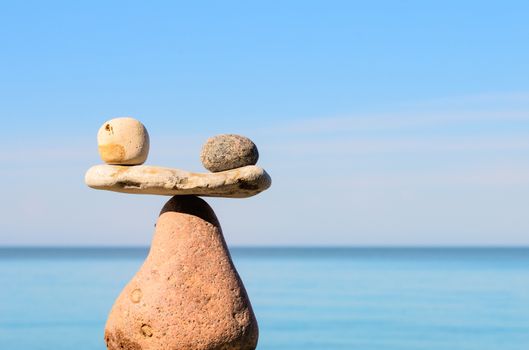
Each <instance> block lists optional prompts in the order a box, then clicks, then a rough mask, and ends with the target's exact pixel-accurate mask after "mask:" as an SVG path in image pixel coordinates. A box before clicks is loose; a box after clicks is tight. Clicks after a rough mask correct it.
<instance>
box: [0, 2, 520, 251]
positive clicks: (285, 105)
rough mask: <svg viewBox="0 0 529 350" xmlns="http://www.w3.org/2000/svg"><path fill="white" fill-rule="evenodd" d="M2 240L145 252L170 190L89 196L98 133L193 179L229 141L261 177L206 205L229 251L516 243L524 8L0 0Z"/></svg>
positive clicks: (505, 5)
mask: <svg viewBox="0 0 529 350" xmlns="http://www.w3.org/2000/svg"><path fill="white" fill-rule="evenodd" d="M0 7H1V8H0V38H1V45H0V67H1V68H0V73H1V74H0V76H1V80H0V81H1V83H0V117H1V119H2V128H1V129H2V131H1V135H0V136H1V140H2V141H0V142H1V145H2V151H0V161H2V165H1V167H0V174H1V178H2V194H3V200H2V201H1V202H0V203H1V204H0V211H1V212H2V213H3V214H2V220H1V222H0V244H1V245H41V244H44V245H120V244H125V245H143V244H148V242H149V241H150V238H151V235H152V231H153V224H154V222H155V220H156V215H157V213H158V211H159V209H160V208H161V206H162V205H163V203H164V201H165V200H167V198H162V197H156V196H132V195H122V194H115V193H105V192H101V191H93V190H90V189H88V188H86V186H84V184H83V175H84V172H85V171H86V169H88V167H89V166H91V165H93V164H97V163H99V162H100V160H99V158H98V154H97V146H96V140H95V135H96V133H97V130H98V128H99V126H100V125H101V124H102V123H103V122H104V121H105V120H107V119H110V118H112V117H116V116H125V115H129V116H133V117H136V118H138V119H140V120H142V121H143V122H144V124H145V125H146V126H147V128H148V130H149V132H150V135H151V153H150V156H149V160H148V163H149V164H155V165H163V166H171V167H178V168H183V169H188V170H194V171H203V169H202V167H201V165H200V161H199V152H200V147H201V145H202V143H203V142H204V141H205V139H206V138H207V137H209V136H212V135H215V134H219V133H241V134H244V135H247V136H249V137H250V138H252V139H253V140H254V141H255V142H256V144H257V145H258V147H259V149H260V154H261V158H260V162H259V164H260V165H261V166H263V167H264V168H266V169H267V170H268V172H269V173H270V174H271V175H272V178H273V181H274V184H273V186H272V188H271V189H270V190H269V191H268V192H266V193H263V194H262V195H259V196H257V197H254V198H251V199H248V200H232V199H213V200H208V201H209V202H210V203H211V204H212V206H213V207H214V209H215V210H216V211H217V214H218V216H219V218H220V220H221V223H222V224H223V228H224V231H225V234H226V239H227V241H228V242H229V243H230V244H233V245H390V246H393V245H528V244H529V220H528V217H527V212H528V211H529V164H528V160H529V64H528V62H529V45H528V44H527V42H528V38H529V23H528V21H527V13H529V5H528V4H527V3H526V2H523V1H519V2H513V1H502V2H499V1H495V2H486V1H464V2H462V1H442V2H436V3H434V2H425V1H371V2H353V1H343V2H338V1H299V2H296V1H288V2H287V1H281V2H279V1H267V2H251V3H250V2H243V1H241V2H231V1H228V2H206V1H204V2H202V1H201V2H193V3H184V2H149V3H147V2H132V1H127V2H103V1H101V2H97V1H90V2H66V1H65V2H53V1H47V2H11V3H8V2H4V3H3V4H2V5H0Z"/></svg>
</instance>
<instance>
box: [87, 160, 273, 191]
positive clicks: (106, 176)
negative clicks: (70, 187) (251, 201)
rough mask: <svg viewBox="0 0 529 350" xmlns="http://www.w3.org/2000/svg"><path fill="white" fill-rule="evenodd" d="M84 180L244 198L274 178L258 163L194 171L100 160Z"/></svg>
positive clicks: (98, 185)
mask: <svg viewBox="0 0 529 350" xmlns="http://www.w3.org/2000/svg"><path fill="white" fill-rule="evenodd" d="M85 182H86V184H87V185H88V186H89V187H91V188H95V189H97V190H107V191H114V192H123V193H134V194H155V195H164V196H175V195H196V196H206V197H228V198H245V197H251V196H255V195H256V194H258V193H260V192H262V191H264V190H266V189H267V188H268V187H270V185H271V184H272V179H271V178H270V176H269V175H268V174H267V173H266V171H265V170H264V169H262V168H260V167H258V166H255V165H249V166H245V167H241V168H236V169H231V170H226V171H221V172H218V173H191V172H188V171H185V170H180V169H173V168H163V167H158V166H150V165H134V166H122V165H108V164H101V165H95V166H93V167H91V168H90V169H88V171H87V172H86V175H85Z"/></svg>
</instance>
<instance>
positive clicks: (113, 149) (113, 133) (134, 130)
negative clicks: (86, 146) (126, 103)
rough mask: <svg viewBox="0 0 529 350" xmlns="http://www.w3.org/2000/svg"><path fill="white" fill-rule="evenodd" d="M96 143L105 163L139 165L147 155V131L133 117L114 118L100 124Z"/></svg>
mask: <svg viewBox="0 0 529 350" xmlns="http://www.w3.org/2000/svg"><path fill="white" fill-rule="evenodd" d="M97 145H98V148H99V155H100V156H101V159H103V161H104V162H105V163H107V164H114V165H140V164H143V163H145V161H146V160H147V156H148V155H149V133H148V132H147V129H146V128H145V126H143V124H142V123H141V122H140V121H138V120H136V119H134V118H128V117H124V118H115V119H111V120H109V121H107V122H106V123H104V124H103V125H102V126H101V128H100V129H99V132H98V133H97Z"/></svg>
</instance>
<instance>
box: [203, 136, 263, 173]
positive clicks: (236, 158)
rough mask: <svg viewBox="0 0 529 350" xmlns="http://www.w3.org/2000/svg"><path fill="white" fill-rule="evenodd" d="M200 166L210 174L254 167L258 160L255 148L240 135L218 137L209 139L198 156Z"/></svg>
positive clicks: (248, 140) (250, 141)
mask: <svg viewBox="0 0 529 350" xmlns="http://www.w3.org/2000/svg"><path fill="white" fill-rule="evenodd" d="M200 159H201V160H202V164H203V165H204V167H205V168H206V169H208V170H209V171H211V172H214V173H216V172H219V171H224V170H230V169H235V168H239V167H243V166H246V165H255V164H256V163H257V160H258V159H259V152H258V151H257V146H256V145H255V144H254V143H253V142H252V140H250V139H249V138H247V137H244V136H240V135H233V134H227V135H218V136H215V137H211V138H209V139H208V140H207V141H206V143H205V144H204V146H203V147H202V152H201V154H200Z"/></svg>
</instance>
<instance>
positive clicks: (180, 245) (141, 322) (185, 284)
mask: <svg viewBox="0 0 529 350" xmlns="http://www.w3.org/2000/svg"><path fill="white" fill-rule="evenodd" d="M257 338H258V327H257V321H256V319H255V316H254V313H253V311H252V306H251V304H250V300H249V299H248V296H247V294H246V291H245V289H244V285H243V283H242V282H241V279H240V278H239V275H238V273H237V271H236V269H235V267H234V265H233V262H232V260H231V257H230V254H229V251H228V248H227V246H226V242H225V241H224V237H223V235H222V230H221V228H220V225H219V222H218V220H217V218H216V216H215V213H214V212H213V210H212V209H211V208H210V207H209V205H208V204H207V203H206V202H204V201H203V200H202V199H199V198H197V197H194V196H175V197H173V198H171V200H169V202H167V204H166V205H165V206H164V207H163V209H162V212H161V214H160V217H159V219H158V222H157V224H156V232H155V234H154V238H153V241H152V246H151V250H150V252H149V255H148V257H147V259H146V260H145V262H144V264H143V266H142V267H141V268H140V270H139V271H138V272H137V273H136V275H135V276H134V277H133V278H132V280H131V281H130V282H129V284H128V285H127V286H126V287H125V289H123V291H122V292H121V294H120V296H119V297H118V299H117V300H116V302H115V304H114V306H113V308H112V310H111V312H110V315H109V317H108V321H107V324H106V329H105V341H106V343H107V347H108V349H109V350H117V349H126V350H140V349H142V350H221V349H222V350H253V349H255V347H256V346H257Z"/></svg>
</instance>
